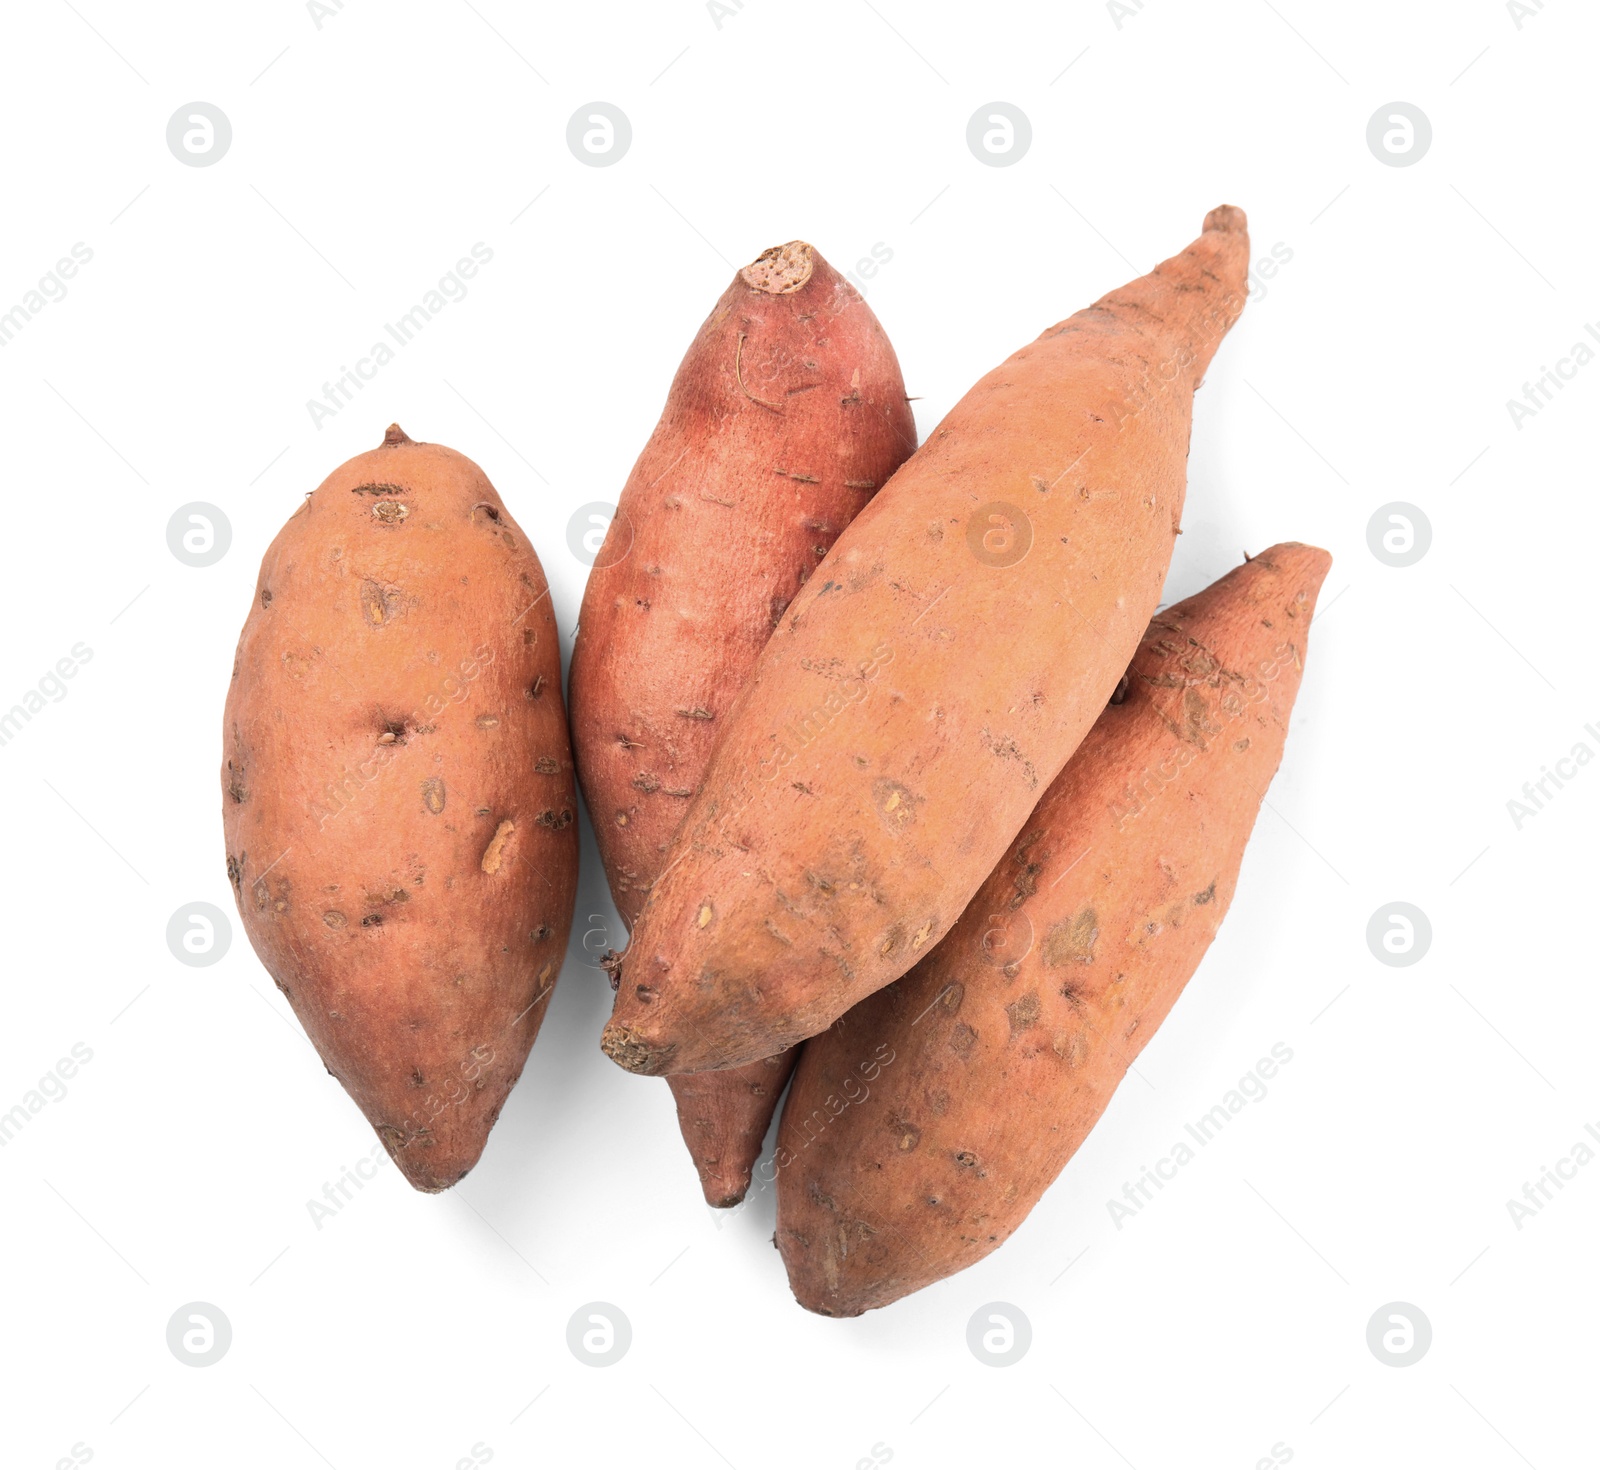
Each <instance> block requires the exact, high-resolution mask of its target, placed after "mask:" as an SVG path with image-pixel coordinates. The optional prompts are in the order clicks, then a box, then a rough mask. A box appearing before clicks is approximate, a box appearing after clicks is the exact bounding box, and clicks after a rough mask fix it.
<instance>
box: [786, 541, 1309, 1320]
mask: <svg viewBox="0 0 1600 1470" xmlns="http://www.w3.org/2000/svg"><path fill="white" fill-rule="evenodd" d="M1327 569H1328V555H1327V553H1326V552H1323V551H1319V550H1317V549H1316V548H1315V547H1311V546H1300V545H1294V544H1290V545H1284V546H1274V547H1273V548H1272V549H1271V550H1270V551H1267V552H1264V553H1262V555H1260V556H1258V557H1256V558H1255V560H1254V561H1249V562H1246V563H1245V565H1244V566H1242V567H1238V568H1236V569H1235V570H1234V571H1232V572H1230V573H1229V574H1228V575H1227V576H1226V577H1224V578H1223V579H1222V580H1221V581H1220V582H1217V583H1215V584H1214V585H1213V586H1211V587H1209V588H1207V589H1206V590H1205V591H1204V592H1201V593H1200V594H1199V595H1198V596H1195V597H1192V598H1190V599H1189V600H1188V601H1186V602H1180V603H1179V604H1178V605H1177V606H1175V607H1173V608H1170V609H1168V610H1167V611H1166V612H1163V613H1160V614H1158V615H1157V617H1156V618H1155V620H1154V621H1153V622H1152V623H1151V624H1150V628H1149V631H1148V633H1147V634H1146V635H1145V639H1144V641H1143V643H1142V644H1141V645H1140V647H1139V651H1138V652H1137V654H1135V656H1134V659H1133V663H1132V665H1131V667H1130V668H1129V670H1128V681H1127V686H1126V694H1125V697H1123V698H1122V699H1121V702H1120V703H1114V704H1112V705H1110V706H1109V707H1108V708H1107V709H1106V710H1105V712H1104V714H1102V715H1101V717H1100V719H1099V721H1098V722H1097V723H1096V725H1095V727H1094V729H1093V730H1091V731H1090V732H1089V735H1088V736H1087V738H1086V739H1085V740H1084V742H1083V744H1082V745H1081V746H1080V747H1079V749H1078V752H1077V754H1076V755H1074V756H1073V758H1072V760H1071V761H1069V762H1068V763H1067V766H1066V769H1065V770H1063V771H1062V773H1061V775H1060V776H1059V777H1057V779H1056V780H1055V782H1054V784H1052V786H1051V787H1050V789H1049V791H1048V792H1047V793H1046V794H1045V797H1044V800H1043V801H1041V802H1040V803H1039V806H1038V809H1037V810H1036V811H1035V812H1034V814H1033V816H1032V818H1031V819H1030V820H1029V821H1028V823H1027V825H1026V826H1025V827H1024V828H1023V829H1022V832H1021V833H1020V835H1019V836H1018V837H1017V839H1016V841H1015V842H1014V843H1012V845H1011V849H1010V851H1009V852H1008V853H1007V854H1006V857H1005V860H1004V861H1003V862H1002V863H1001V864H1000V866H999V867H997V868H996V869H995V871H994V872H993V873H992V874H991V875H990V877H989V879H988V880H987V881H986V882H985V883H984V885H983V887H982V888H981V889H979V891H978V893H977V895H976V897H975V898H974V899H973V901H972V903H971V904H970V905H969V906H968V908H967V911H966V912H965V913H964V914H963V915H962V916H961V920H960V922H959V923H958V924H957V925H956V926H955V928H954V929H953V930H951V932H950V934H949V935H948V936H947V937H946V939H945V940H944V942H943V943H942V944H941V945H940V946H939V948H938V949H936V950H935V951H934V952H933V953H932V954H931V955H930V956H929V957H928V958H927V959H925V960H924V961H922V963H921V964H919V965H918V966H917V967H916V968H915V969H914V970H912V971H911V973H910V974H909V975H906V976H905V977H904V978H903V979H901V980H899V981H896V982H895V983H894V984H893V985H891V986H889V987H888V988H887V989H885V990H881V991H879V992H878V993H877V994H876V995H873V996H871V997H869V998H868V999H867V1000H865V1001H863V1002H862V1003H861V1004H860V1005H858V1006H857V1007H855V1009H854V1010H852V1011H851V1012H850V1013H849V1014H848V1015H846V1016H844V1017H843V1018H841V1019H840V1020H839V1021H837V1022H836V1023H835V1024H834V1025H833V1026H832V1027H831V1028H830V1029H829V1030H828V1031H826V1032H825V1033H823V1034H822V1035H820V1036H817V1037H815V1038H813V1039H812V1040H811V1041H808V1042H807V1043H806V1044H805V1046H804V1048H803V1049H802V1054H801V1059H800V1065H799V1068H798V1070H797V1071H796V1073H795V1078H794V1085H793V1087H792V1088H791V1090H790V1096H789V1103H788V1105H787V1106H786V1107H785V1109H784V1115H783V1121H782V1123H781V1124H780V1125H779V1136H778V1152H777V1164H778V1166H779V1174H778V1232H777V1244H778V1248H779V1250H780V1251H781V1252H782V1253H783V1260H784V1264H785V1265H786V1266H787V1267H788V1271H789V1282H790V1285H791V1286H792V1287H793V1288H794V1293H795V1297H796V1299H797V1300H798V1301H799V1302H800V1304H801V1305H802V1306H804V1307H809V1308H810V1309H811V1310H812V1311H814V1312H820V1313H823V1314H824V1315H826V1316H833V1317H851V1316H855V1315H857V1314H858V1313H860V1312H863V1311H865V1310H867V1309H868V1308H871V1307H881V1306H885V1305H887V1304H888V1303H890V1302H893V1301H896V1300H898V1299H899V1298H900V1297H903V1296H905V1295H906V1294H907V1293H909V1292H913V1291H916V1290H918V1289H919V1288H921V1287H924V1286H927V1285H929V1284H930V1283H931V1282H934V1281H939V1280H941V1279H943V1278H944V1277H946V1276H950V1275H952V1274H954V1273H955V1272H957V1271H959V1270H961V1269H963V1268H964V1267H966V1266H970V1265H971V1264H972V1263H973V1262H974V1261H977V1260H979V1259H981V1258H982V1257H983V1256H985V1255H987V1254H988V1253H989V1252H990V1251H992V1250H994V1249H995V1248H996V1247H997V1246H998V1245H999V1244H1000V1243H1001V1242H1002V1241H1004V1240H1005V1239H1006V1238H1007V1237H1008V1236H1009V1235H1010V1234H1011V1233H1012V1231H1014V1230H1015V1229H1016V1228H1017V1226H1018V1225H1020V1224H1021V1223H1022V1221H1023V1219H1024V1218H1025V1217H1026V1216H1027V1214H1028V1212H1029V1210H1031V1209H1032V1208H1033V1206H1034V1205H1035V1204H1036V1203H1037V1202H1038V1200H1039V1197H1040V1196H1041V1195H1042V1194H1043V1193H1044V1191H1045V1190H1046V1189H1047V1188H1048V1187H1049V1185H1050V1184H1051V1182H1052V1181H1053V1180H1054V1179H1055V1178H1056V1176H1057V1175H1058V1174H1059V1173H1060V1172H1061V1170H1062V1168H1063V1167H1065V1165H1066V1163H1067V1161H1068V1159H1070V1158H1071V1157H1072V1155H1073V1154H1074V1153H1075V1152H1076V1151H1077V1148H1078V1145H1079V1144H1081V1143H1082V1142H1083V1140H1084V1138H1085V1137H1087V1136H1088V1133H1089V1130H1090V1129H1091V1128H1092V1127H1093V1126H1094V1124H1095V1122H1096V1121H1097V1120H1098V1119H1099V1117H1100V1115H1101V1113H1102V1112H1103V1111H1104V1110H1105V1107H1106V1104H1107V1103H1108V1102H1109V1101H1110V1099H1111V1095H1112V1093H1113V1092H1114V1091H1115V1090H1116V1087H1117V1084H1118V1083H1120V1082H1121V1081H1122V1078H1123V1075H1124V1074H1125V1073H1126V1072H1127V1070H1128V1067H1129V1066H1130V1065H1131V1064H1132V1063H1133V1060H1134V1058H1135V1057H1137V1056H1138V1054H1139V1052H1140V1050H1141V1049H1142V1048H1143V1046H1144V1045H1145V1043H1146V1042H1148V1041H1149V1039H1150V1037H1151V1036H1152V1035H1153V1034H1154V1033H1155V1030H1156V1028H1157V1027H1158V1026H1159V1025H1160V1024H1161V1022H1162V1021H1163V1020H1164V1019H1165V1017H1166V1015H1167V1012H1168V1011H1169V1010H1171V1008H1172V1005H1173V1002H1174V1001H1176V1000H1177V998H1178V995H1179V993H1180V992H1181V991H1182V990H1183V987H1184V985H1185V984H1186V983H1187V982H1188V979H1189V977H1190V976H1191V975H1192V974H1193V973H1194V970H1195V967H1196V966H1197V965H1198V964H1199V963H1200V959H1201V957H1202V956H1203V955H1204V954H1205V951H1206V948H1207V946H1208V945H1209V944H1210V943H1211V940H1212V938H1213V937H1214V936H1215V934H1216V932H1217V929H1218V926H1219V925H1220V924H1221V922H1222V918H1223V915H1224V914H1226V913H1227V911H1228V905H1229V903H1230V902H1231V900H1232V898H1233V891H1234V884H1235V882H1236V880H1237V878H1238V875H1239V864H1240V861H1241V859H1242V858H1243V856H1244V847H1245V843H1246V841H1247V839H1248V838H1249V836H1250V830H1251V828H1252V827H1253V826H1254V825H1255V819H1256V814H1257V812H1258V811H1259V809H1260V806H1261V800H1262V797H1263V796H1264V795H1265V794H1266V788H1267V785H1268V783H1269V782H1270V781H1271V780H1272V775H1273V772H1274V771H1276V770H1277V768H1278V762H1279V760H1280V758H1281V756H1282V753H1283V742H1284V735H1285V733H1286V731H1287V728H1288V723H1289V712H1290V709H1291V708H1292V707H1293V704H1294V698H1295V694H1296V693H1297V691H1298V689H1299V686H1300V677H1301V671H1302V668H1303V667H1304V658H1305V647H1306V632H1307V627H1308V625H1309V623H1310V621H1311V615H1312V611H1313V609H1314V607H1315V605H1316V596H1317V591H1318V588H1319V587H1320V586H1321V585H1322V579H1323V577H1324V576H1325V575H1326V573H1327Z"/></svg>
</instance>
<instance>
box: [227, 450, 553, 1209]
mask: <svg viewBox="0 0 1600 1470" xmlns="http://www.w3.org/2000/svg"><path fill="white" fill-rule="evenodd" d="M223 742H224V764H223V770H222V790H223V798H222V806H223V829H224V833H225V836H226V839H227V857H228V876H229V878H230V879H231V880H232V883H233V888H234V893H235V896H236V898H237V899H238V904H239V913H240V916H241V918H242V919H243V920H244V927H245V932H246V933H247V934H248V935H249V936H250V942H251V944H252V945H254V946H255V950H256V953H257V955H259V956H260V958H261V962H262V963H263V964H264V965H265V966H266V968H267V970H268V972H269V973H270V974H271V975H272V978H273V979H274V980H275V981H276V982H277V985H278V988H279V989H280V990H281V991H283V993H284V994H285V995H286V996H287V997H288V999H289V1003H290V1005H291V1006H293V1007H294V1011H295V1014H296V1015H297V1016H298V1017H299V1018H300V1022H301V1024H302V1025H303V1026H304V1027H305V1029H306V1032H307V1034H308V1035H309V1036H310V1038H311V1040H312V1042H313V1044H314V1045H315V1046H316V1048H317V1051H318V1052H319V1053H320V1054H321V1056H322V1059H323V1061H324V1062H325V1063H326V1064H327V1067H328V1070H329V1072H331V1073H332V1074H333V1075H334V1076H335V1077H336V1078H338V1080H339V1081H340V1082H341V1083H343V1084H344V1087H345V1089H346V1090H347V1091H348V1092H349V1093H350V1095H351V1096H352V1097H353V1098H354V1099H355V1100H356V1103H357V1105H358V1106H359V1107H360V1108H361V1111H362V1112H363V1113H365V1114H366V1117H367V1120H368V1122H370V1123H371V1124H372V1126H373V1127H374V1128H375V1129H377V1132H378V1136H379V1137H380V1138H381V1139H382V1140H383V1142H384V1144H385V1145H386V1146H387V1147H388V1150H389V1152H390V1154H391V1155H392V1157H393V1158H394V1161H395V1163H396V1164H398V1165H399V1167H400V1170H401V1172H402V1173H403V1174H404V1175H405V1177H406V1178H407V1179H408V1180H409V1181H410V1182H411V1183H412V1184H413V1185H415V1186H416V1187H417V1188H418V1189H422V1190H428V1191H436V1190H441V1189H447V1188H449V1187H450V1186H451V1185H452V1184H454V1183H455V1182H456V1181H457V1180H459V1179H460V1178H461V1177H462V1176H463V1175H464V1174H465V1173H466V1172H467V1170H469V1169H470V1168H471V1167H472V1166H473V1164H474V1163H476V1162H477V1159H478V1156H479V1154H480V1153H482V1151H483V1146H484V1142H485V1140H486V1139H487V1137H488V1134H489V1129H490V1128H491V1127H493V1125H494V1121H495V1119H496V1118H497V1117H498V1116H499V1113H500V1108H501V1106H502V1105H503V1104H504V1102H505V1099H506V1094H507V1093H508V1092H509V1091H510V1090H511V1087H512V1085H513V1084H514V1083H515V1082H516V1080H517V1078H518V1076H519V1075H520V1074H521V1071H522V1066H523V1063H524V1062H525V1061H526V1060H527V1056H528V1048H529V1047H531V1046H532V1045H533V1039H534V1037H535V1036H536V1035H537V1034H538V1031H539V1025H540V1023H541V1022H542V1021H543V1019H544V1015H545V1011H546V1009H547V1004H546V1002H547V1000H548V997H549V995H550V990H551V987H552V986H553V985H554V984H555V980H556V976H557V974H558V973H559V971H560V969H561V962H562V958H563V956H564V955H565V953H566V944H567V933H568V930H569V929H570V927H571V923H572V906H573V898H574V894H575V891H576V887H577V876H578V833H577V827H576V825H575V822H574V813H575V811H576V806H577V803H576V797H575V793H574V790H573V784H572V757H571V752H570V749H569V746H568V743H567V726H566V717H565V713H564V711H563V709H562V703H561V661H560V641H559V635H558V633H557V630H556V622H555V617H554V615H553V613H552V611H551V607H550V597H549V589H548V588H547V586H546V584H545V579H544V573H543V571H542V570H541V569H540V566H539V558H538V557H537V556H536V555H535V554H534V550H533V547H532V546H531V545H530V544H529V542H528V539H527V537H526V536H524V535H523V534H522V532H521V530H519V529H518V527H517V525H516V523H515V522H514V521H513V520H512V519H511V517H510V516H509V515H508V514H507V513H506V510H505V507H504V506H503V505H502V504H501V502H500V497H499V496H498V495H497V494H496V493H495V490H494V487H493V486H492V485H491V484H490V483H489V481H488V479H487V478H486V477H485V476H484V473H483V471H482V470H480V469H479V468H478V466H477V465H475V464H473V462H472V461H471V460H469V459H467V458H465V457H464V456H463V455H460V454H457V453H456V452H455V451H454V450H451V449H446V448H444V447H443V446H442V445H438V444H415V443H413V442H412V441H411V440H410V439H408V438H407V437H406V436H405V434H404V433H402V432H401V430H400V429H399V427H398V426H393V425H392V426H391V427H390V429H389V432H388V434H387V435H386V436H385V438H384V441H383V445H382V447H381V448H378V449H375V450H372V451H370V452H369V453H366V454H360V455H357V456H356V457H355V458H354V459H352V460H350V461H349V462H348V463H346V464H343V465H341V466H340V467H339V468H338V469H336V470H335V471H334V472H333V473H332V474H331V475H329V476H328V478H327V479H326V480H324V481H323V482H322V484H321V485H320V486H318V487H317V489H316V490H315V491H314V492H313V493H312V494H311V495H310V496H309V497H308V498H307V499H306V500H305V502H304V503H303V504H302V505H301V506H300V507H299V509H297V510H296V511H295V513H294V514H293V515H292V516H291V517H290V518H289V521H288V523H287V524H286V525H285V526H284V528H283V530H282V531H280V532H279V533H278V536H277V538H276V539H275V540H274V541H273V543H272V545H271V546H270V547H269V548H268V549H267V554H266V556H265V558H264V559H263V561H262V564H261V574H260V577H259V580H258V582H257V585H256V595H255V600H254V602H253V604H252V606H251V609H250V615H249V617H248V618H247V619H246V620H245V625H244V632H243V634H242V635H241V636H240V639H239V651H238V655H237V657H236V659H235V662H234V669H233V683H232V686H231V687H230V689H229V691H228V700H227V708H226V711H225V714H224V721H223Z"/></svg>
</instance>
